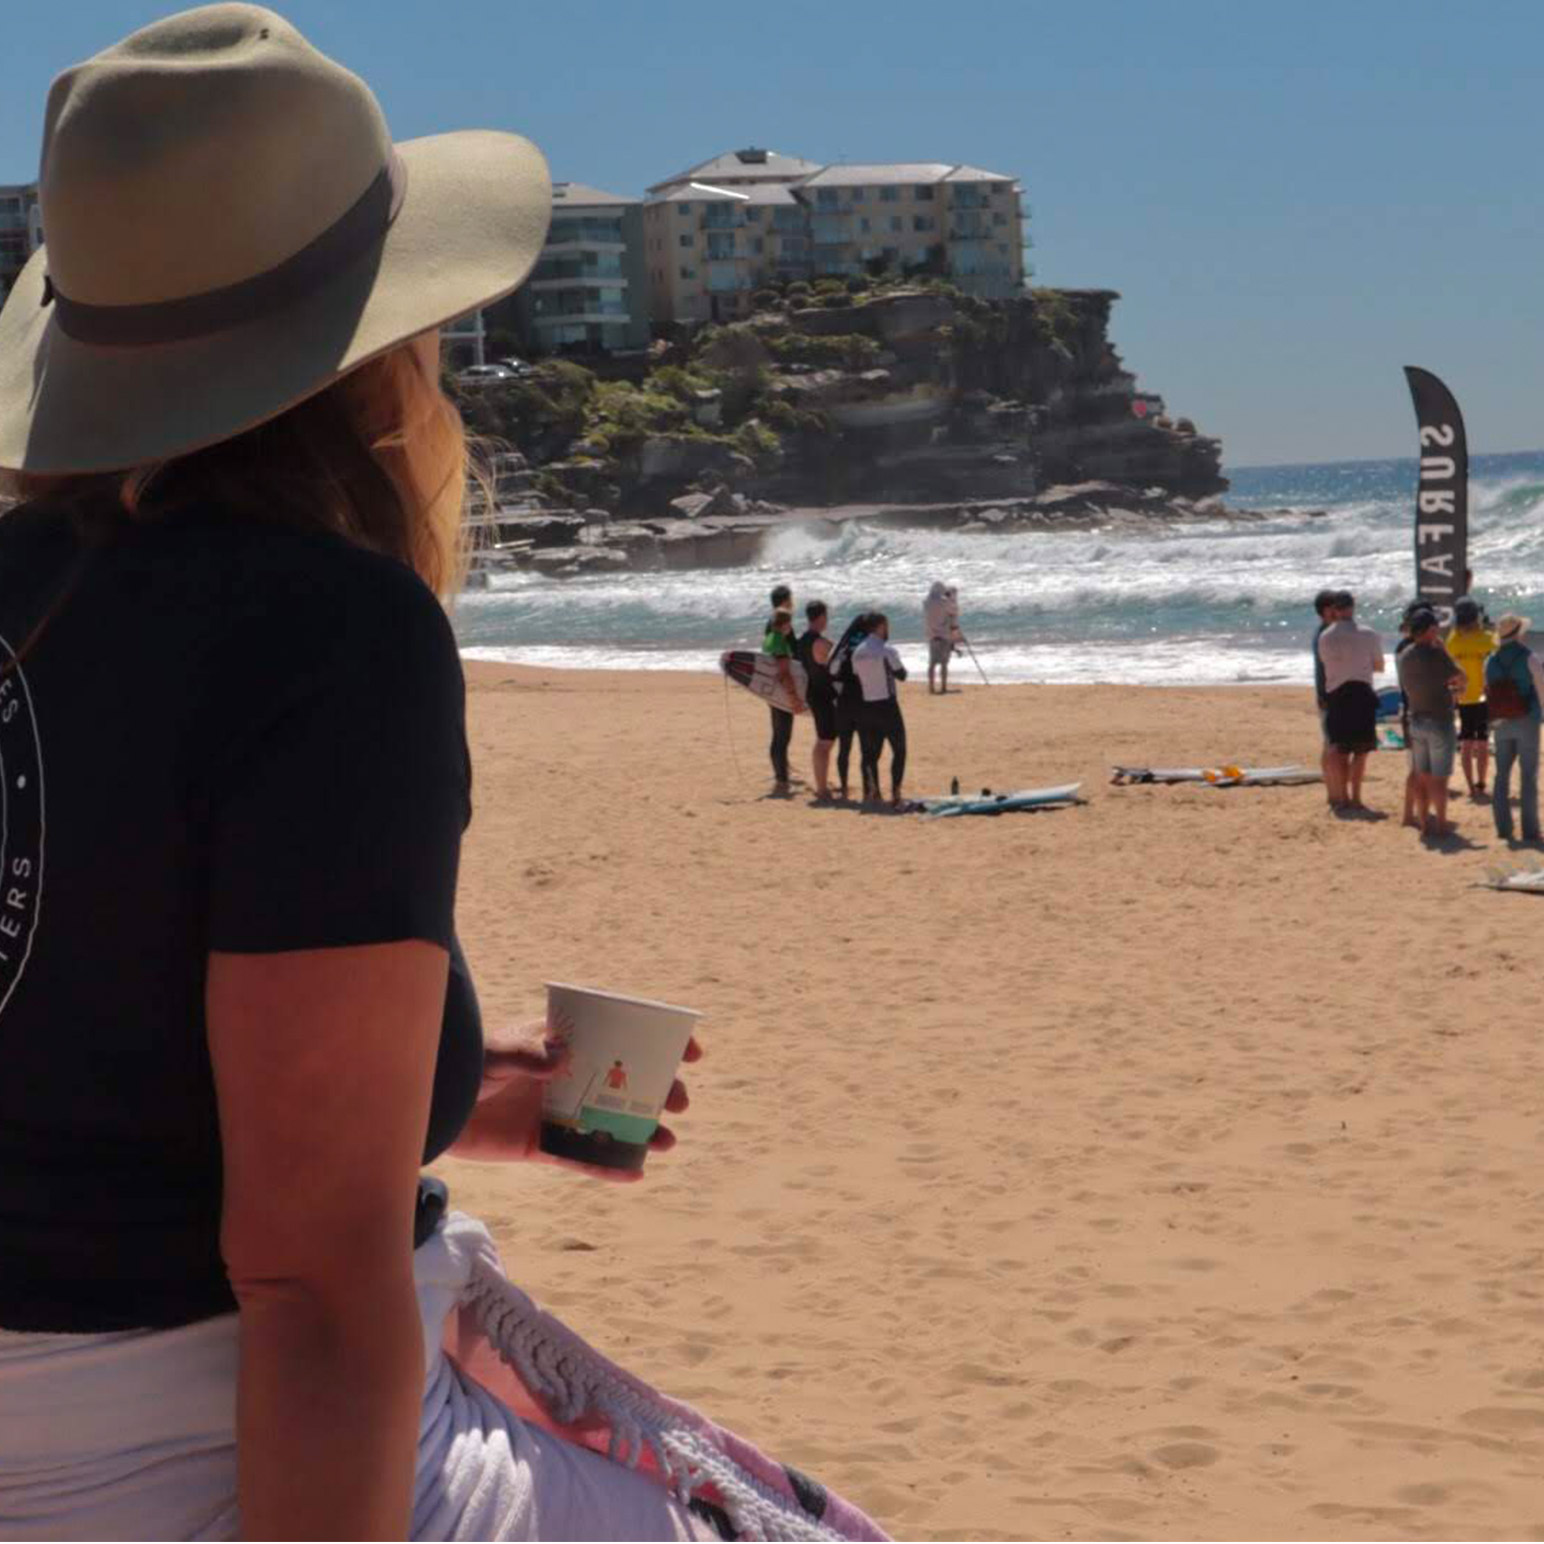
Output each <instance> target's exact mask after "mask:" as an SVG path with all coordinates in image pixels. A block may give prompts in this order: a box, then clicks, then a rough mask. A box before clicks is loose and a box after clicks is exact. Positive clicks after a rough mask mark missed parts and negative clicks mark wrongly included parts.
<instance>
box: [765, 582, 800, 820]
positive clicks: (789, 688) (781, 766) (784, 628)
mask: <svg viewBox="0 0 1544 1544" xmlns="http://www.w3.org/2000/svg"><path fill="white" fill-rule="evenodd" d="M778 588H779V589H782V592H783V594H784V595H787V594H788V591H787V590H786V589H783V587H782V586H781V585H780V586H779V587H778ZM777 593H778V592H777V590H774V591H773V592H772V595H773V598H774V599H776V597H777ZM761 652H762V653H763V654H766V655H768V656H769V657H770V658H772V659H774V660H776V661H777V674H778V678H779V679H780V680H781V681H782V683H783V689H784V690H785V691H786V692H787V693H788V696H789V699H790V700H791V701H792V702H793V704H794V709H793V713H790V712H789V711H788V710H787V709H786V708H773V709H772V744H771V747H770V752H771V757H772V778H773V787H772V791H773V792H774V793H779V794H786V793H789V792H791V790H792V787H793V784H792V780H791V778H790V775H789V771H788V746H789V743H790V742H791V741H792V739H793V714H794V713H802V712H803V711H804V704H803V702H801V701H800V699H799V688H798V685H797V683H796V682H795V681H794V678H793V671H792V670H791V669H790V668H789V666H790V664H791V662H792V660H793V657H794V644H793V613H792V612H791V611H785V610H783V609H782V608H781V607H780V608H779V609H778V610H776V611H774V612H773V613H772V615H771V616H770V617H768V618H767V630H766V634H765V635H764V636H763V638H762V640H761Z"/></svg>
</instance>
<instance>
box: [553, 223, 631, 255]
mask: <svg viewBox="0 0 1544 1544" xmlns="http://www.w3.org/2000/svg"><path fill="white" fill-rule="evenodd" d="M547 245H548V246H549V247H619V248H620V247H625V246H626V245H627V238H626V237H625V236H624V235H623V234H622V222H621V221H620V220H575V219H571V218H570V219H557V220H554V221H553V222H552V225H551V227H550V228H549V229H548V231H547Z"/></svg>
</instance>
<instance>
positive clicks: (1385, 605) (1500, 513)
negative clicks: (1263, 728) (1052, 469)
mask: <svg viewBox="0 0 1544 1544" xmlns="http://www.w3.org/2000/svg"><path fill="white" fill-rule="evenodd" d="M1495 459H1496V460H1497V461H1498V462H1500V463H1503V464H1502V465H1500V466H1498V469H1497V471H1496V473H1495V474H1493V475H1483V476H1477V477H1476V478H1475V479H1474V481H1473V482H1472V484H1471V501H1470V502H1471V510H1472V520H1471V526H1472V542H1471V554H1472V556H1471V562H1472V565H1473V567H1474V568H1475V570H1476V572H1477V574H1478V575H1479V576H1480V579H1479V586H1480V590H1481V594H1482V596H1483V598H1484V599H1485V600H1486V601H1487V603H1488V604H1489V606H1490V609H1491V611H1492V614H1497V613H1498V612H1499V611H1501V610H1504V609H1507V608H1508V607H1516V608H1519V609H1523V610H1527V609H1528V607H1529V605H1530V604H1531V605H1533V606H1534V608H1535V612H1536V613H1537V611H1538V609H1539V608H1540V607H1544V456H1538V457H1511V458H1495ZM1513 463H1516V464H1515V465H1514V464H1513ZM1256 481H1257V482H1259V483H1260V484H1261V489H1260V491H1258V492H1257V494H1256V495H1255V498H1256V502H1257V503H1258V504H1260V505H1261V506H1268V507H1271V508H1276V507H1279V506H1280V505H1283V504H1289V503H1290V504H1297V505H1298V506H1299V507H1301V508H1303V509H1305V510H1306V509H1310V508H1322V509H1327V510H1328V513H1327V514H1326V515H1324V516H1322V517H1317V518H1315V517H1312V516H1310V515H1308V514H1306V513H1303V514H1288V515H1284V516H1282V515H1273V516H1271V517H1270V518H1268V519H1265V520H1261V521H1258V522H1250V523H1242V522H1226V521H1213V522H1200V523H1194V524H1186V525H1172V524H1168V525H1166V524H1160V523H1156V522H1155V523H1154V524H1153V525H1152V526H1151V527H1148V528H1140V527H1138V528H1132V527H1131V526H1129V525H1124V524H1123V525H1121V526H1115V525H1111V526H1109V527H1106V528H1100V529H1091V530H1078V531H1060V532H1058V531H1034V532H1023V533H961V532H958V531H901V530H894V529H890V528H886V527H881V526H875V525H872V524H866V523H864V522H862V521H855V522H850V523H848V524H847V525H845V526H844V527H843V528H842V530H841V531H840V533H839V534H837V535H836V536H835V537H833V536H832V535H831V534H830V533H829V530H820V529H818V528H798V529H790V530H787V531H783V532H780V533H778V534H777V535H776V536H775V537H773V538H772V539H771V540H770V541H769V542H768V543H767V546H766V549H765V551H764V553H763V554H762V558H761V561H760V562H759V563H758V564H757V565H756V566H755V567H752V568H748V569H718V570H692V571H685V572H663V573H622V574H606V575H596V576H589V577H585V578H579V579H570V580H551V579H544V578H542V577H540V576H539V575H530V574H526V575H512V576H499V577H498V578H496V579H495V580H494V583H493V586H492V588H490V589H488V590H486V591H474V592H471V593H469V594H468V595H466V596H464V597H462V599H461V600H460V602H459V604H458V607H457V612H456V626H457V631H458V633H459V635H460V637H461V641H462V644H463V647H464V651H465V652H466V654H467V655H468V657H470V658H497V659H511V660H518V661H521V662H523V663H528V664H538V665H548V666H557V665H563V666H568V667H579V668H584V667H592V668H640V667H646V668H652V669H667V670H712V669H714V668H715V665H716V661H717V658H718V654H719V652H720V651H721V650H722V649H725V648H734V647H744V646H747V645H752V646H753V645H754V644H756V643H757V642H759V640H760V633H761V627H762V625H763V623H764V621H765V616H766V609H767V605H768V602H767V593H768V591H769V589H770V587H771V585H772V584H773V583H774V582H776V581H779V580H781V581H784V582H786V583H788V584H789V585H791V586H792V588H793V590H794V593H795V596H796V597H797V599H798V600H799V601H800V602H801V603H802V602H803V601H804V600H806V599H809V598H811V597H814V596H819V597H821V598H823V599H825V600H826V601H827V602H828V603H829V604H830V606H831V608H832V611H833V614H834V618H835V621H836V624H837V625H838V626H840V625H841V624H842V623H843V622H844V621H845V620H846V618H847V617H848V616H850V615H852V614H853V613H855V612H857V611H859V610H862V609H869V608H873V607H878V608H880V609H883V610H884V611H886V612H887V613H888V614H889V615H890V618H891V622H892V630H893V633H894V635H895V637H896V638H897V640H898V641H899V642H900V643H901V646H902V650H903V653H909V654H910V656H911V658H912V661H913V663H914V664H916V665H918V666H921V667H922V668H923V669H925V661H924V660H923V659H922V658H921V650H920V647H919V646H918V645H917V643H916V640H917V639H918V638H919V637H920V633H921V603H922V597H923V595H924V594H925V593H926V591H927V588H928V585H929V584H930V583H931V582H932V581H933V580H934V579H937V578H943V579H946V580H948V581H949V582H951V583H953V584H956V585H957V586H958V587H959V590H960V597H961V602H962V606H963V612H964V624H965V628H966V632H967V635H968V636H969V637H970V639H971V642H972V644H973V645H974V647H975V648H976V651H977V653H978V655H979V656H980V659H981V661H982V663H983V665H984V666H985V667H986V669H987V671H988V673H989V674H990V675H991V676H992V677H993V679H996V680H1002V681H1021V680H1037V681H1047V682H1063V681H1066V682H1077V681H1084V682H1093V681H1115V682H1119V681H1129V682H1146V683H1158V682H1166V683H1172V684H1217V683H1223V682H1240V681H1293V682H1302V681H1306V680H1307V679H1308V677H1309V674H1310V670H1311V660H1310V656H1309V654H1308V649H1307V638H1308V634H1309V632H1310V630H1311V628H1312V624H1313V618H1312V616H1311V614H1310V611H1309V602H1310V599H1311V597H1312V595H1313V593H1314V591H1316V590H1317V589H1319V588H1321V587H1323V586H1326V585H1331V586H1335V587H1344V588H1347V589H1351V590H1353V591H1355V592H1356V594H1357V596H1358V600H1359V604H1360V608H1361V613H1362V615H1363V617H1364V619H1365V620H1367V621H1369V622H1370V623H1371V624H1373V625H1374V626H1379V627H1381V628H1382V629H1383V630H1384V631H1385V632H1391V631H1392V629H1393V627H1394V625H1395V622H1396V620H1397V615H1398V611H1399V609H1400V608H1401V607H1402V606H1403V604H1404V602H1405V601H1406V600H1408V599H1409V597H1410V594H1411V592H1412V588H1413V582H1412V581H1413V531H1412V520H1411V497H1410V495H1411V493H1412V491H1413V487H1414V467H1413V464H1405V463H1386V462H1385V463H1362V464H1359V465H1356V466H1350V467H1340V468H1331V467H1322V468H1290V469H1288V468H1283V469H1276V470H1275V471H1274V472H1273V473H1271V474H1270V475H1269V476H1261V477H1259V478H1257V479H1256ZM1278 489H1279V490H1280V491H1278ZM1241 501H1242V500H1241ZM955 668H956V670H958V671H961V672H964V673H965V676H966V677H967V678H968V677H969V676H970V675H972V674H973V670H972V667H971V665H970V662H969V660H968V659H961V660H958V661H956V665H955Z"/></svg>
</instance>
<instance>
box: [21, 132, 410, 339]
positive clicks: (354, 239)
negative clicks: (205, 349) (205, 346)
mask: <svg viewBox="0 0 1544 1544" xmlns="http://www.w3.org/2000/svg"><path fill="white" fill-rule="evenodd" d="M406 192H407V167H406V166H405V165H404V164H403V162H402V160H401V158H400V157H399V156H398V155H397V153H396V151H393V152H392V153H391V158H390V160H388V161H387V163H386V165H385V166H384V167H382V168H381V171H380V175H379V176H377V177H376V178H375V180H374V181H373V182H372V183H371V184H370V186H369V187H368V188H366V189H365V191H364V192H363V193H362V194H361V195H360V196H359V198H358V199H356V200H355V202H354V203H353V205H352V206H350V208H349V209H348V211H347V212H346V213H345V214H344V215H343V216H342V217H341V218H339V219H338V220H336V221H334V223H333V224H331V225H329V226H328V227H327V229H326V230H324V231H323V232H322V234H321V235H320V236H318V237H317V238H316V240H315V241H312V242H310V243H309V244H308V245H306V246H304V247H302V248H301V249H300V250H299V251H298V252H296V253H295V254H294V256H292V257H287V258H285V260H284V261H283V262H282V263H279V264H276V265H275V266H274V267H272V268H270V269H268V270H267V271H266V272H264V273H259V274H254V275H253V276H252V277H251V278H250V279H239V280H237V282H236V283H235V284H226V285H223V286H222V287H221V288H219V289H213V290H205V291H204V292H203V294H201V295H186V296H183V297H181V298H179V299H177V300H156V301H151V302H149V303H148V304H146V305H135V306H98V305H88V304H86V303H84V302H82V301H79V300H71V299H70V298H69V297H68V296H67V295H64V294H62V293H61V292H60V291H59V289H58V288H57V287H56V286H55V284H54V282H53V279H52V278H51V277H45V279H44V281H43V304H44V305H48V304H49V303H50V302H52V304H53V307H54V320H55V321H56V322H57V323H58V325H59V329H60V331H61V332H63V333H64V335H65V336H66V337H67V338H71V339H73V340H74V341H75V342H76V343H92V344H100V345H102V346H105V347H110V348H137V347H144V346H148V345H151V344H157V343H185V342H187V341H188V340H189V339H192V338H202V337H205V336H207V335H208V334H210V333H216V332H225V331H227V330H228V329H230V328H232V327H241V326H244V325H246V324H247V323H249V322H257V321H261V320H263V319H264V318H265V317H268V316H271V315H272V314H273V313H274V312H276V311H281V310H283V309H284V308H285V307H286V306H290V305H293V304H295V302H296V301H299V300H303V299H304V298H305V297H306V296H307V295H309V294H311V293H312V292H313V291H314V290H316V289H317V288H318V287H319V286H320V285H322V284H323V283H325V282H326V281H327V280H328V279H330V278H332V277H333V276H334V275H335V274H337V273H340V272H341V271H342V270H343V269H345V268H347V267H348V265H349V264H350V263H352V262H353V261H354V260H355V259H356V258H359V257H362V256H363V255H364V254H365V253H366V252H368V251H369V250H370V248H371V247H373V246H374V245H375V244H376V243H377V242H379V241H380V239H381V238H382V237H383V236H384V235H385V234H386V232H387V231H388V230H389V229H390V228H391V223H392V221H393V220H395V219H396V217H397V211H398V210H399V209H401V207H402V199H403V196H404V195H405V194H406ZM44 250H45V252H46V250H47V247H46V246H45V248H44Z"/></svg>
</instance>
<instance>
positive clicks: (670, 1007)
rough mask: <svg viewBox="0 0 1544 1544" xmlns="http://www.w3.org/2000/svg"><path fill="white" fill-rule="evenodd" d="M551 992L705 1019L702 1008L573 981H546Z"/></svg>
mask: <svg viewBox="0 0 1544 1544" xmlns="http://www.w3.org/2000/svg"><path fill="white" fill-rule="evenodd" d="M542 985H543V986H545V987H547V988H548V989H549V990H550V989H551V988H552V987H558V988H560V989H561V990H562V991H565V992H583V993H584V994H585V996H587V997H603V998H605V999H606V1000H607V1001H608V1002H614V1003H627V1004H629V1005H630V1006H632V1007H635V1008H662V1009H663V1010H664V1011H665V1012H666V1013H684V1014H687V1015H688V1016H689V1017H691V1018H694V1019H700V1018H702V1017H703V1013H702V1010H701V1009H700V1008H683V1007H682V1006H681V1004H680V1003H664V1002H660V1001H659V999H658V998H654V997H632V996H629V995H628V994H627V993H626V992H608V991H606V990H605V989H604V988H602V987H595V986H580V985H578V984H577V983H576V982H573V981H544V982H543V983H542Z"/></svg>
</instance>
